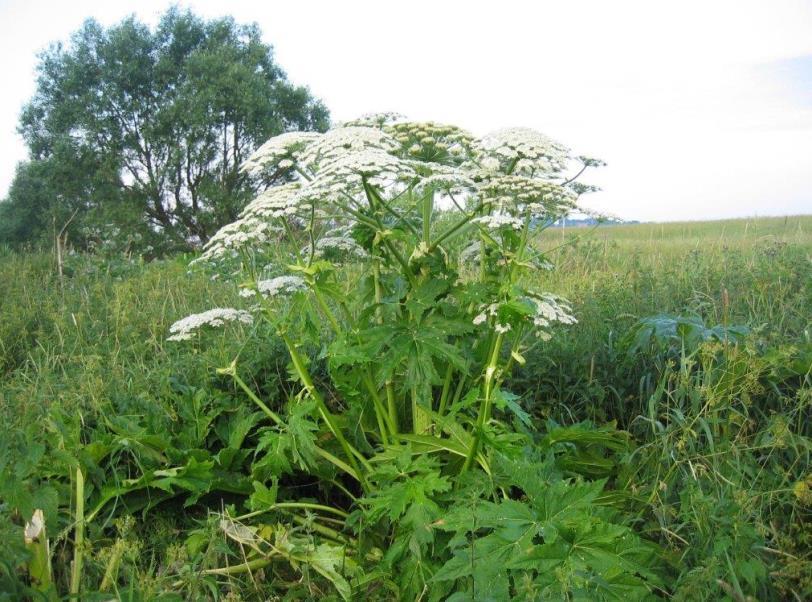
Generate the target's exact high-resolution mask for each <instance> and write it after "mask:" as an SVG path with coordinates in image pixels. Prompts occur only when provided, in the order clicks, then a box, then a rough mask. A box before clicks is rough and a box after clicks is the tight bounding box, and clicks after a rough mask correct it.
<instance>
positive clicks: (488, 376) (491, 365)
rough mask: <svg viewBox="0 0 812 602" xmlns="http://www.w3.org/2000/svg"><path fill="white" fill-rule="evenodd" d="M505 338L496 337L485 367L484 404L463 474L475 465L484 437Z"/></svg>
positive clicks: (482, 403) (481, 407) (463, 466)
mask: <svg viewBox="0 0 812 602" xmlns="http://www.w3.org/2000/svg"><path fill="white" fill-rule="evenodd" d="M503 338H504V334H503V333H501V332H500V333H499V334H497V335H496V341H494V344H493V347H492V349H491V354H490V358H489V359H488V365H487V366H486V367H485V379H484V391H483V394H482V402H481V404H480V406H479V415H478V416H477V421H476V426H475V428H474V437H473V441H472V442H471V449H470V450H469V451H468V456H467V457H466V458H465V463H464V464H463V465H462V470H461V471H460V472H461V473H464V472H466V471H467V470H468V469H469V468H470V467H471V464H473V462H474V459H475V458H476V455H477V453H478V452H479V444H480V442H481V440H482V435H483V432H484V430H485V421H486V420H487V418H488V416H489V415H490V411H491V402H492V394H493V382H494V379H495V377H496V369H497V365H498V363H499V352H500V351H501V349H502V340H503Z"/></svg>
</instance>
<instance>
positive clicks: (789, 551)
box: [0, 216, 812, 600]
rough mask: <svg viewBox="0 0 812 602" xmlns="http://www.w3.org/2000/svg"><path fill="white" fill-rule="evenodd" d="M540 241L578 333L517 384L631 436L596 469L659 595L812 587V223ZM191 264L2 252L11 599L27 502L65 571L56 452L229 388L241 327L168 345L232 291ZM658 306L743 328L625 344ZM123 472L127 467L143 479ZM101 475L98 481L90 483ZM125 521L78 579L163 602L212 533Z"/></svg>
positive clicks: (1, 394)
mask: <svg viewBox="0 0 812 602" xmlns="http://www.w3.org/2000/svg"><path fill="white" fill-rule="evenodd" d="M540 244H541V246H542V247H544V248H545V249H547V251H548V255H549V258H550V259H551V260H552V262H553V263H554V264H555V265H556V269H555V270H554V271H552V272H550V273H549V274H548V275H547V276H546V277H545V281H544V283H543V288H545V289H547V290H551V291H555V292H557V293H560V294H562V295H563V296H565V297H568V298H569V299H570V300H571V301H572V302H573V307H574V310H575V313H576V315H577V316H578V319H579V323H578V324H577V325H575V326H573V327H571V328H570V329H568V330H566V331H562V332H561V333H560V334H558V335H557V336H556V337H554V338H553V339H552V341H550V342H549V344H546V345H545V346H544V347H543V348H539V349H537V350H535V351H534V352H533V353H532V354H529V355H528V357H527V363H526V365H525V366H524V367H523V368H522V369H521V370H520V371H519V372H518V373H517V374H516V375H515V378H514V382H513V383H512V384H511V387H512V388H513V390H514V391H515V392H517V393H521V394H522V397H523V400H524V403H525V406H526V407H527V408H528V409H529V410H530V411H531V413H532V414H533V415H534V417H535V418H536V420H537V424H538V425H539V426H540V428H541V429H542V430H543V429H547V428H550V425H551V424H553V423H555V424H581V423H583V422H584V421H588V422H589V423H590V424H592V425H606V424H612V423H613V422H614V423H615V424H617V425H618V426H619V427H620V428H622V429H624V430H625V431H627V432H628V433H629V437H630V446H629V448H628V450H627V452H624V453H625V455H623V456H622V457H619V458H617V461H618V462H620V464H619V466H618V467H615V468H613V469H612V470H610V471H609V472H607V473H606V474H607V475H608V476H607V478H609V480H610V485H611V487H610V489H611V491H614V492H616V493H617V492H623V493H624V495H627V496H628V497H627V501H626V502H625V503H624V508H623V512H624V513H626V515H627V516H628V517H630V519H629V520H631V521H632V522H633V523H634V524H635V529H636V530H637V531H638V533H640V534H642V535H644V536H645V537H646V538H648V539H650V540H653V541H655V542H657V543H658V545H660V546H661V548H662V549H663V551H664V552H663V553H664V555H665V557H666V558H667V559H668V563H669V567H670V568H669V584H668V587H667V590H666V591H667V592H668V595H673V596H674V597H675V598H676V599H685V600H694V599H730V600H746V599H776V600H778V599H796V600H802V599H805V598H806V599H808V598H809V597H810V596H812V536H810V535H809V534H810V533H811V532H812V529H810V528H809V527H810V514H812V501H811V499H810V498H812V494H810V493H808V492H809V491H810V489H812V471H811V470H810V468H809V455H810V453H812V438H811V437H812V432H810V426H809V418H810V407H811V406H812V400H810V393H809V391H810V375H809V369H810V367H809V358H810V357H812V355H810V351H809V350H810V348H811V346H812V342H811V341H810V336H812V335H811V334H810V332H811V331H812V323H811V322H810V320H811V319H812V263H811V262H810V255H812V216H794V217H787V218H757V219H755V218H754V219H746V220H726V221H719V222H686V223H673V224H640V225H629V226H611V227H600V228H597V229H594V230H587V229H566V230H564V231H563V232H562V231H561V230H550V231H547V232H545V233H544V235H543V236H542V238H541V241H540ZM187 262H188V258H177V259H175V260H167V261H162V262H154V263H149V264H140V263H133V262H128V261H124V260H112V261H105V260H101V259H99V258H81V257H76V258H72V259H71V260H70V261H69V263H68V265H67V275H66V278H65V280H64V281H60V280H59V279H58V277H57V276H56V273H55V270H54V265H53V260H52V258H51V257H50V256H49V255H47V254H39V255H17V254H13V253H9V252H5V253H2V254H0V419H2V420H3V424H4V425H5V427H6V430H5V434H4V435H3V436H2V437H0V477H2V480H3V481H4V483H0V515H3V516H5V517H6V518H7V519H10V520H4V521H3V526H2V527H0V534H2V535H0V536H2V537H3V538H4V540H5V541H12V542H13V541H17V540H19V541H20V543H19V545H16V544H13V543H12V544H10V545H9V546H8V547H7V548H6V549H5V550H4V551H3V552H2V553H0V599H2V594H3V592H4V591H6V592H11V593H9V594H7V595H8V596H9V599H13V595H14V593H13V592H15V591H16V592H18V593H19V592H23V589H20V588H23V587H25V584H24V581H25V580H24V579H22V580H20V577H19V576H20V575H21V573H20V570H21V569H20V567H21V566H22V565H23V564H24V562H23V560H24V559H25V557H26V552H25V550H24V549H23V546H22V539H21V537H19V536H18V535H17V534H19V533H20V531H21V529H22V526H21V525H20V524H19V523H20V522H21V516H20V514H22V515H29V516H30V512H31V511H33V509H34V508H39V507H43V508H48V509H49V510H46V516H55V515H57V511H56V508H57V507H59V508H62V510H61V511H60V513H59V515H58V516H59V519H58V520H57V521H55V522H56V523H57V524H55V525H51V524H49V525H48V533H49V535H52V537H53V541H52V553H53V554H52V555H53V560H54V563H55V567H56V569H57V570H55V573H56V574H55V580H56V581H57V582H59V580H60V579H62V582H63V583H64V584H67V582H68V581H69V578H70V570H68V569H67V568H66V567H68V566H69V564H70V561H69V559H70V557H72V554H73V548H72V545H71V543H70V538H71V535H72V533H73V529H74V528H75V526H76V525H74V524H73V520H72V516H73V511H74V510H75V509H76V508H75V507H76V506H77V505H78V504H76V503H75V495H74V494H73V493H72V491H74V490H75V487H76V483H75V481H71V480H70V476H68V480H67V481H66V483H70V482H73V487H70V486H67V485H65V486H62V485H58V484H57V485H51V484H50V483H51V479H50V478H49V477H51V476H56V475H59V474H67V475H70V474H74V473H71V470H72V468H71V466H70V463H69V462H67V461H66V462H67V464H66V466H67V467H66V468H64V469H63V468H60V462H61V460H60V456H59V455H58V453H57V452H59V451H60V449H62V450H63V451H64V449H66V448H69V447H70V445H71V443H70V442H72V441H73V442H75V441H81V442H82V444H83V445H85V446H87V445H88V444H92V443H93V441H90V440H88V439H87V438H88V436H89V433H94V432H102V431H103V432H104V433H107V435H105V436H106V437H109V438H110V440H111V441H113V440H115V441H116V443H115V444H116V445H117V446H118V447H116V449H117V450H119V451H118V452H116V453H121V454H125V453H127V454H132V457H134V458H141V457H142V453H143V450H141V451H139V450H137V449H135V448H136V447H137V446H139V445H140V446H143V447H149V446H150V445H153V443H150V442H151V441H153V439H150V437H157V436H158V435H161V434H166V436H167V437H169V436H170V434H171V436H172V437H176V438H177V437H180V434H179V433H181V432H182V429H183V423H184V421H188V420H189V419H188V418H186V417H185V416H186V415H185V414H184V412H185V411H186V409H185V407H186V406H188V405H189V404H190V403H191V401H189V400H191V399H193V398H195V396H196V395H198V396H199V395H203V396H204V397H205V396H213V397H217V396H228V395H231V393H232V391H231V389H230V386H229V385H228V384H225V383H223V381H222V379H220V378H219V377H218V376H217V375H216V374H215V372H214V369H215V368H216V367H219V366H225V365H227V364H228V362H229V360H230V359H231V358H232V357H233V356H234V354H235V353H236V351H237V350H238V349H239V348H240V347H241V346H242V345H243V344H244V343H245V341H246V339H245V338H244V337H240V336H237V337H235V338H233V339H226V338H225V337H223V338H213V339H212V340H213V341H216V343H215V344H213V345H211V346H209V347H207V348H206V349H205V350H204V351H194V350H192V349H190V348H186V347H179V346H174V345H171V344H168V343H166V342H165V337H166V334H167V330H168V327H169V325H170V324H171V323H172V322H173V321H174V320H176V319H178V318H180V317H183V316H185V315H187V314H189V313H193V312H195V311H200V310H203V309H208V308H210V307H212V306H215V305H217V304H219V303H226V302H227V301H226V300H227V299H229V298H231V297H230V291H229V289H228V288H227V287H226V286H224V285H221V284H220V283H219V282H217V281H212V280H210V279H209V278H207V277H206V276H204V275H203V274H200V273H194V274H189V273H187V267H186V264H187ZM654 315H661V316H662V315H666V316H683V317H691V318H692V319H696V320H697V321H698V322H699V323H702V324H703V325H704V326H705V327H707V328H708V329H709V328H712V327H714V326H717V325H718V326H720V327H722V328H729V327H734V326H736V327H738V326H741V327H746V328H747V329H748V330H749V333H748V334H747V335H746V337H745V338H744V339H743V341H742V342H740V343H739V344H731V343H730V342H729V341H727V340H726V339H723V340H719V339H713V338H707V339H703V340H697V341H696V342H694V343H691V340H690V337H686V336H682V337H677V338H673V337H672V338H670V339H669V338H668V336H665V335H664V336H663V337H661V338H657V337H654V338H652V339H650V340H647V341H646V346H645V347H644V348H640V349H634V348H633V345H632V339H631V337H632V335H633V334H634V333H635V332H638V331H637V330H635V329H636V328H639V327H640V320H641V319H643V318H646V317H648V316H654ZM663 323H664V324H665V323H667V324H670V322H663ZM697 332H698V331H697ZM683 334H684V331H683ZM271 347H272V346H271ZM279 356H280V354H279V353H278V352H277V350H275V349H274V348H267V349H266V348H260V347H257V348H251V349H249V350H247V352H244V355H243V357H245V358H247V359H246V361H247V362H248V364H249V366H248V367H249V370H248V372H249V373H250V374H252V376H253V379H254V382H253V383H252V385H256V389H257V390H260V391H264V392H265V393H266V394H267V395H268V396H272V395H273V391H274V387H275V386H276V384H275V383H276V381H277V374H278V373H279V372H280V371H284V370H285V365H284V364H285V363H286V362H284V361H280V360H279ZM196 391H203V392H202V393H199V392H196ZM179 400H181V401H179ZM179 404H181V405H179ZM232 410H233V411H234V412H238V411H239V408H237V407H236V406H234V408H232ZM232 410H229V411H232ZM137 416H150V419H149V420H150V424H152V425H153V426H152V427H151V428H152V429H153V431H154V432H152V431H150V432H142V431H139V433H140V434H138V435H137V436H133V435H132V434H130V435H127V437H129V439H128V442H125V443H127V445H129V446H130V447H129V448H128V447H127V446H126V445H123V444H122V443H121V440H122V439H125V438H126V437H125V435H123V434H120V433H123V432H124V431H122V430H121V428H123V427H122V426H121V425H122V424H124V422H125V421H127V420H128V419H130V418H132V417H137ZM544 421H549V422H547V423H546V424H545V422H544ZM102 427H103V428H102ZM94 429H101V430H98V431H97V430H94ZM117 429H118V430H117ZM116 433H119V434H118V435H117V434H116ZM184 436H185V435H184ZM116 437H118V439H116ZM139 437H140V438H139ZM46 443H47V445H46ZM110 445H112V443H111V444H110ZM154 445H157V444H154ZM200 445H201V446H204V445H205V443H203V444H200ZM46 448H47V449H48V450H50V451H49V452H48V453H49V454H51V456H50V457H46V456H44V454H45V451H44V450H45V449H46ZM85 449H87V450H89V451H87V453H91V454H92V453H94V452H93V449H92V447H86V448H85ZM154 449H158V447H155V448H154ZM150 453H153V452H150ZM586 459H588V458H586ZM592 460H594V462H599V460H600V461H606V458H602V459H601V458H598V457H595V458H592ZM111 465H112V463H111ZM133 470H134V472H133V473H132V474H120V475H116V479H118V480H121V479H126V478H135V477H137V476H138V472H137V470H135V469H133ZM60 471H62V472H60ZM97 482H101V481H100V480H99V475H88V478H87V483H86V486H87V487H88V488H89V489H90V490H91V491H92V489H93V487H94V486H95V485H94V483H97ZM807 483H808V485H807ZM71 500H73V501H71ZM147 507H149V506H147ZM12 508H17V509H20V514H17V513H15V512H13V511H12ZM216 509H217V508H215V510H216ZM145 512H146V511H145ZM132 516H133V517H134V518H135V522H134V523H133V522H132V521H130V522H126V524H125V523H121V522H116V521H121V520H123V518H122V517H121V516H118V517H116V516H114V515H113V514H111V515H110V516H109V518H108V519H107V520H106V522H105V523H104V524H103V525H101V526H99V525H93V524H89V525H88V527H87V532H86V533H85V534H84V537H85V542H86V543H85V549H84V552H85V553H84V559H85V560H84V575H83V576H82V578H83V579H84V582H85V584H86V586H87V584H90V583H99V582H102V581H103V582H105V583H107V584H110V583H118V585H119V586H120V587H121V588H130V590H129V591H134V590H133V588H136V589H137V590H138V591H139V592H140V594H139V595H141V596H142V597H143V598H146V599H149V598H154V597H158V596H160V595H169V594H170V593H171V592H178V591H181V590H178V588H177V583H178V579H179V577H178V575H179V574H183V573H184V571H187V573H188V572H189V569H188V567H189V566H190V564H189V563H190V562H191V561H190V559H189V552H188V550H189V549H191V548H190V546H189V545H187V544H188V542H189V541H191V540H194V541H197V539H195V538H198V539H199V538H200V537H210V538H213V539H211V542H210V544H208V546H209V547H205V546H204V548H205V550H208V551H207V552H205V553H212V554H213V553H215V552H214V551H212V550H214V549H215V548H216V547H217V545H218V544H217V542H216V536H214V535H212V534H211V533H210V532H207V531H205V529H206V525H207V524H208V523H207V522H206V521H207V518H206V516H207V514H206V511H205V506H204V507H202V508H201V507H199V506H198V507H192V508H190V509H189V510H183V509H182V508H181V507H180V506H178V505H171V504H170V505H168V506H167V505H166V504H164V505H163V506H160V505H159V506H157V507H156V511H155V512H154V513H151V514H150V515H149V516H150V517H151V518H149V519H147V518H146V517H145V515H142V514H140V513H132ZM124 518H126V513H125V516H124ZM114 524H115V525H117V526H116V527H114V526H113V525H114ZM207 534H208V535H207ZM179 537H180V538H183V539H184V541H185V542H186V543H185V544H184V545H185V547H184V546H180V547H179V545H178V538H179ZM181 548H183V549H181ZM201 553H203V552H201ZM111 558H115V561H113V560H111ZM60 566H61V567H62V568H61V569H60V568H59V567H60ZM2 567H6V571H5V573H4V572H3V570H2ZM184 567H186V568H184ZM116 575H117V577H116ZM77 578H78V577H77ZM187 578H189V579H191V578H192V577H191V576H190V575H187V576H186V577H183V579H187ZM218 583H219V586H218V587H219V588H220V589H219V590H217V591H218V592H219V593H218V594H215V593H213V592H212V591H211V590H210V589H206V588H205V587H203V586H202V585H200V587H201V589H198V590H192V589H186V590H182V591H184V592H186V593H185V595H186V596H188V595H191V594H190V592H192V591H194V592H197V593H196V595H199V596H200V597H201V598H214V597H216V595H220V596H224V595H226V593H228V592H229V591H232V592H235V594H236V593H239V594H240V595H244V596H245V597H246V598H251V595H252V594H251V593H250V591H249V590H245V589H240V588H238V587H237V586H236V585H235V584H234V583H235V582H232V581H226V582H223V581H220V582H218ZM224 583H225V584H226V585H224ZM228 584H231V585H228ZM207 587H208V586H207ZM230 587H231V588H232V589H229V588H230ZM14 588H17V589H14ZM233 588H237V589H233ZM62 591H67V587H65V588H64V590H62ZM122 591H123V590H122ZM20 595H24V594H20ZM133 599H135V598H133Z"/></svg>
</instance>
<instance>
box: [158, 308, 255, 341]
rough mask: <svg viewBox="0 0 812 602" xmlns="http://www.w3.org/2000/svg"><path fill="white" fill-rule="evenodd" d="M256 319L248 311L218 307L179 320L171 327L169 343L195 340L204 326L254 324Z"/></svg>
mask: <svg viewBox="0 0 812 602" xmlns="http://www.w3.org/2000/svg"><path fill="white" fill-rule="evenodd" d="M253 321H254V319H253V318H252V317H251V314H249V313H248V312H247V311H243V310H241V309H234V308H232V307H216V308H214V309H210V310H209V311H204V312H203V313H200V314H192V315H191V316H186V317H185V318H183V319H182V320H178V321H177V322H175V323H174V324H172V326H170V327H169V333H170V335H171V336H169V337H167V339H166V340H167V341H188V340H189V339H191V338H193V337H194V335H195V334H196V333H197V331H198V330H200V329H201V328H203V327H204V326H212V327H217V326H222V325H224V324H225V323H227V322H239V323H242V324H252V323H253Z"/></svg>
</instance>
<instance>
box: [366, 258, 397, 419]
mask: <svg viewBox="0 0 812 602" xmlns="http://www.w3.org/2000/svg"><path fill="white" fill-rule="evenodd" d="M372 281H373V283H374V285H375V305H376V306H377V307H376V309H375V318H376V321H377V322H378V324H383V308H382V307H381V302H382V301H383V287H382V286H381V262H380V260H378V259H377V258H376V259H375V260H373V262H372ZM384 387H385V388H386V406H387V412H388V413H389V420H388V423H389V427H390V428H391V429H392V434H393V435H396V434H397V433H398V411H397V407H396V406H395V389H394V387H393V386H392V381H390V380H387V381H386V383H385V384H384Z"/></svg>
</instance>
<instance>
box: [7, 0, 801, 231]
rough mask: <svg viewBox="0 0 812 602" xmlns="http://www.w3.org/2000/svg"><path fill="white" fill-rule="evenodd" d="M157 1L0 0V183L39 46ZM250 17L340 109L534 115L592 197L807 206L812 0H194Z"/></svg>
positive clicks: (771, 211)
mask: <svg viewBox="0 0 812 602" xmlns="http://www.w3.org/2000/svg"><path fill="white" fill-rule="evenodd" d="M169 4H170V3H169V2H166V1H163V0H140V1H139V2H137V3H131V2H117V1H112V0H106V1H102V0H72V1H71V2H62V1H53V2H46V1H42V0H0V56H2V57H3V81H4V82H5V84H4V85H3V88H4V91H3V92H2V94H0V198H2V197H4V196H5V194H6V191H7V189H8V185H9V183H10V181H11V178H12V176H13V173H14V165H15V164H16V163H17V162H18V161H21V160H24V159H25V158H26V150H25V146H24V145H23V143H22V141H21V139H20V138H19V136H18V135H17V134H16V132H15V129H16V125H17V120H18V118H19V112H20V109H21V107H22V105H23V103H24V102H25V101H26V100H27V99H28V98H30V96H31V95H32V94H33V92H34V83H35V82H34V79H35V74H34V68H35V65H36V55H37V53H38V52H39V51H40V50H42V49H43V48H45V47H46V46H47V45H48V44H49V43H50V42H53V41H56V40H66V39H67V38H68V37H69V35H70V34H71V32H73V31H75V30H76V29H78V28H79V27H80V26H81V24H82V21H83V20H84V19H85V18H88V17H94V18H96V19H97V20H99V21H100V22H101V23H103V24H105V25H110V24H113V23H115V22H117V21H119V20H120V19H122V18H123V17H125V16H127V15H129V14H132V13H135V14H136V15H137V16H138V17H139V18H140V19H142V20H144V21H146V22H148V23H152V24H154V23H155V22H157V19H158V17H159V16H160V14H161V13H162V12H163V11H164V10H165V9H166V8H167V7H168V6H169ZM179 4H180V6H182V7H189V8H191V9H193V10H194V11H195V12H197V13H198V14H201V15H203V16H205V17H217V16H222V15H223V14H227V13H228V14H232V15H233V16H234V17H235V19H236V20H237V21H238V22H251V21H256V22H257V23H258V24H259V25H260V27H261V29H262V31H263V33H264V36H265V39H266V41H268V42H269V43H271V44H273V46H274V48H275V53H276V58H277V60H278V62H279V63H280V64H281V66H282V67H283V68H284V69H285V70H286V71H287V73H288V76H289V77H290V79H291V80H292V81H293V82H295V83H297V84H305V85H308V86H309V87H310V89H311V90H312V92H313V93H314V94H315V95H317V96H318V97H320V98H321V99H322V100H324V102H325V103H326V104H327V106H328V107H329V108H330V110H331V111H332V115H333V119H334V120H344V119H350V118H353V117H356V116H358V115H360V114H362V113H367V112H379V111H397V112H399V113H403V114H405V115H407V116H408V117H410V118H413V119H421V120H435V121H445V122H450V123H454V124H456V125H461V126H463V127H466V128H468V129H469V130H471V131H472V132H474V133H476V134H484V133H486V132H487V131H489V130H491V129H495V128H499V127H507V126H517V125H518V126H527V127H532V128H535V129H538V130H541V131H542V132H544V133H546V134H548V135H550V136H552V137H554V138H557V139H559V140H560V141H562V142H564V143H565V144H567V145H569V146H570V147H572V148H573V149H574V151H575V152H576V153H577V154H586V155H591V156H596V157H600V158H602V159H604V160H605V161H606V162H607V163H608V166H607V167H605V168H603V169H602V170H600V171H599V172H595V173H594V174H593V175H592V176H591V177H590V178H588V179H587V180H585V181H587V182H589V183H593V184H597V185H599V186H601V187H602V188H603V191H602V192H599V193H596V194H593V195H590V197H589V199H588V201H589V204H590V205H591V206H593V207H594V208H597V209H601V210H604V211H607V212H610V213H613V214H616V215H619V216H621V217H624V218H627V219H640V220H657V221H661V220H663V221H664V220H678V219H679V220H681V219H709V218H720V217H738V216H753V215H784V214H793V213H812V0H806V1H803V0H801V1H783V0H769V1H767V0H762V1H745V0H735V1H729V2H728V1H720V0H701V1H685V0H682V1H680V2H676V1H673V0H672V1H669V2H665V1H657V2H654V1H640V2H631V1H622V0H614V1H612V2H607V1H605V0H595V1H586V0H584V1H578V0H575V1H573V0H566V1H565V0H557V1H544V2H541V1H535V2H531V1H526V2H514V1H509V0H499V1H493V2H476V1H471V0H469V1H467V2H452V1H445V2H442V1H440V0H432V1H430V2H425V1H422V0H410V1H399V2H394V1H389V2H383V1H377V2H358V1H353V0H345V1H342V2H328V1H323V2H310V1H304V0H296V1H295V2H272V1H268V2H256V1H240V0H232V1H230V2H222V1H221V0H220V1H208V0H199V1H187V2H180V3H179Z"/></svg>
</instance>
